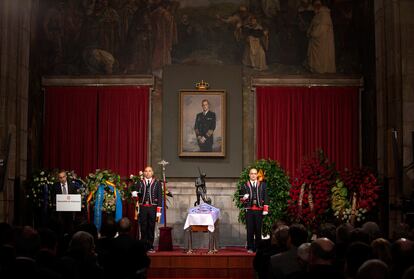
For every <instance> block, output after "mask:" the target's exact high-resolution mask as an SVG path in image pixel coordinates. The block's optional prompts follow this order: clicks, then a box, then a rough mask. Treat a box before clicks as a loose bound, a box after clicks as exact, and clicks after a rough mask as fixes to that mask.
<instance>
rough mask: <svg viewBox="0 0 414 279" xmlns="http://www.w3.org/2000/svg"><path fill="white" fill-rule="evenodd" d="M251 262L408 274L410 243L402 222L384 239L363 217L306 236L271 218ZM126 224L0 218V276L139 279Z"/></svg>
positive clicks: (264, 278) (320, 274) (352, 274)
mask: <svg viewBox="0 0 414 279" xmlns="http://www.w3.org/2000/svg"><path fill="white" fill-rule="evenodd" d="M273 228H274V229H273V233H272V235H271V237H270V238H269V239H265V240H262V241H261V242H260V243H259V246H258V248H257V252H256V255H255V257H254V260H253V267H254V269H255V271H256V277H257V278H259V279H273V278H276V279H280V278H283V279H302V278H306V279H309V278H311V279H312V278H315V279H316V278H317V279H324V278H334V279H342V278H343V279H354V278H355V279H365V278H372V279H386V278H390V279H394V278H395V279H409V278H414V242H413V234H412V231H411V230H410V229H409V227H408V226H403V225H402V226H401V228H400V229H399V230H398V232H397V231H396V232H395V233H394V234H393V235H392V237H391V238H390V240H387V239H385V238H384V237H383V234H382V232H381V231H380V229H379V226H378V225H377V224H376V223H374V222H367V223H365V224H364V225H362V227H358V228H354V227H352V226H351V225H350V224H342V225H340V226H338V227H335V226H334V225H333V224H323V225H321V226H320V228H319V230H318V231H317V232H316V233H315V234H314V235H312V236H310V235H309V233H308V231H307V230H306V228H305V227H304V226H303V225H300V224H291V225H290V226H288V225H287V224H285V223H283V222H278V223H276V224H275V225H274V227H273ZM130 232H131V222H130V220H129V219H128V218H123V219H121V220H120V221H119V222H118V223H117V224H114V223H111V222H106V223H104V224H103V226H102V228H101V231H100V234H99V237H98V232H97V230H96V227H95V226H94V225H91V224H81V225H79V226H77V227H76V228H75V229H74V230H73V232H72V233H71V234H59V233H56V232H55V231H54V230H52V229H50V228H40V229H38V230H35V229H33V228H32V227H29V226H25V227H12V226H10V225H9V224H7V223H0V242H1V243H0V244H1V246H0V278H24V277H26V276H35V277H37V276H41V278H68V279H69V278H71V279H72V278H76V279H78V278H128V279H129V278H130V279H133V278H136V279H140V278H146V274H147V269H148V268H149V266H150V258H149V257H148V255H147V252H148V250H149V248H150V247H148V245H146V244H145V243H144V242H142V241H139V240H135V239H134V238H133V237H131V233H130Z"/></svg>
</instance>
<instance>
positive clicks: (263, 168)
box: [233, 159, 290, 235]
mask: <svg viewBox="0 0 414 279" xmlns="http://www.w3.org/2000/svg"><path fill="white" fill-rule="evenodd" d="M251 168H256V169H257V170H258V172H259V176H258V179H259V180H265V181H266V185H267V193H268V196H269V214H268V215H267V216H265V217H264V219H263V230H262V232H263V235H270V234H271V231H272V225H273V223H274V222H275V221H276V220H280V219H284V217H285V212H286V201H287V199H288V198H289V188H290V185H289V177H288V176H287V175H286V173H285V171H284V170H283V169H282V168H281V167H280V165H279V163H278V162H276V161H273V160H263V159H262V160H259V161H256V162H255V163H254V164H252V165H251V166H248V167H247V168H245V169H244V170H243V171H242V173H241V175H240V179H239V181H238V182H237V188H236V191H235V192H234V195H233V201H234V203H235V205H236V207H237V208H239V210H240V212H239V218H238V219H239V222H241V223H243V224H245V223H246V214H245V213H246V212H245V210H244V206H243V204H242V203H241V202H240V197H239V193H240V187H241V186H242V185H243V184H244V183H246V182H247V181H248V180H249V171H250V169H251Z"/></svg>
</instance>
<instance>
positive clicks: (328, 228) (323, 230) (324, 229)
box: [318, 223, 336, 243]
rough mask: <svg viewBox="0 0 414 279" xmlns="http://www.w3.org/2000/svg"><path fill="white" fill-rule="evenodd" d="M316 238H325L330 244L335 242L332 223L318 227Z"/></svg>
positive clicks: (334, 231) (334, 228)
mask: <svg viewBox="0 0 414 279" xmlns="http://www.w3.org/2000/svg"><path fill="white" fill-rule="evenodd" d="M318 237H320V238H322V237H326V238H328V239H330V240H332V242H334V243H335V242H336V227H335V225H334V224H332V223H324V224H322V225H321V226H320V228H319V231H318Z"/></svg>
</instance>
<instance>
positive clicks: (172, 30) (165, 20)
mask: <svg viewBox="0 0 414 279" xmlns="http://www.w3.org/2000/svg"><path fill="white" fill-rule="evenodd" d="M150 19H151V27H152V34H153V45H152V46H153V49H152V62H151V68H152V70H153V71H159V70H161V69H162V68H163V66H164V65H168V64H171V51H172V48H173V45H174V44H176V43H177V25H176V22H175V19H174V16H173V14H172V13H171V12H170V10H169V6H168V3H166V2H163V1H161V0H155V1H154V2H153V9H152V11H151V13H150Z"/></svg>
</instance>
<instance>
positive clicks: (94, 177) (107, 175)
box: [85, 169, 127, 213]
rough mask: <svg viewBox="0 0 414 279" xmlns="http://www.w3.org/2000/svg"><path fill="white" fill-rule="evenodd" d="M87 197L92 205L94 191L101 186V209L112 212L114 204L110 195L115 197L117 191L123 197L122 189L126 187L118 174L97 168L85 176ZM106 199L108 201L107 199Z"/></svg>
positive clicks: (93, 202) (94, 195)
mask: <svg viewBox="0 0 414 279" xmlns="http://www.w3.org/2000/svg"><path fill="white" fill-rule="evenodd" d="M85 185H86V192H85V194H86V195H87V196H88V197H87V203H88V204H90V205H94V204H95V203H96V197H97V195H96V193H97V192H98V190H99V189H100V187H103V192H104V196H103V200H102V201H103V203H102V208H101V210H102V211H104V212H109V213H110V212H114V211H115V206H113V204H112V201H109V200H111V198H110V197H111V196H112V197H114V198H116V195H117V193H119V194H120V198H121V199H123V198H124V191H125V189H126V188H127V187H126V184H125V182H122V181H121V177H120V176H119V174H116V173H114V172H112V171H111V170H100V169H97V170H96V171H95V173H90V174H89V175H88V176H87V177H86V181H85ZM107 200H108V201H107Z"/></svg>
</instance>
